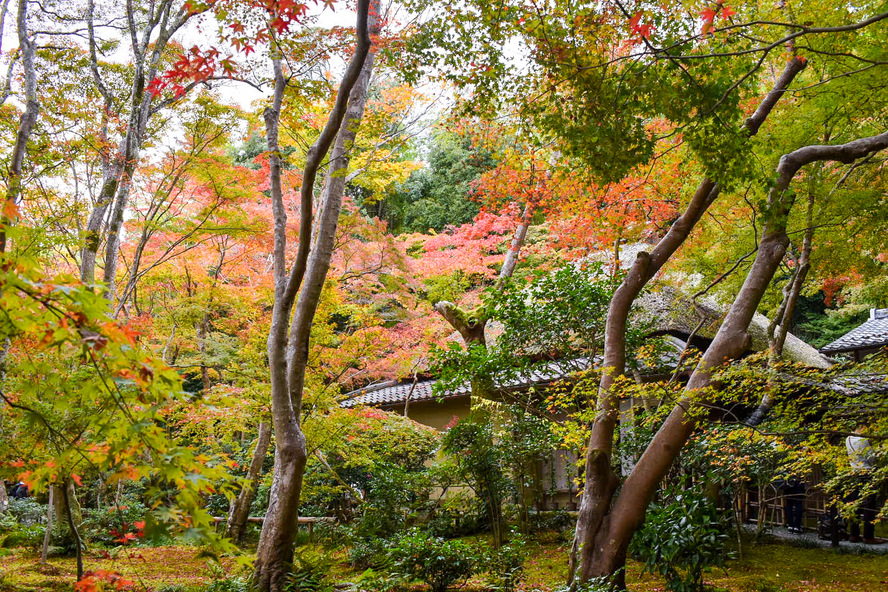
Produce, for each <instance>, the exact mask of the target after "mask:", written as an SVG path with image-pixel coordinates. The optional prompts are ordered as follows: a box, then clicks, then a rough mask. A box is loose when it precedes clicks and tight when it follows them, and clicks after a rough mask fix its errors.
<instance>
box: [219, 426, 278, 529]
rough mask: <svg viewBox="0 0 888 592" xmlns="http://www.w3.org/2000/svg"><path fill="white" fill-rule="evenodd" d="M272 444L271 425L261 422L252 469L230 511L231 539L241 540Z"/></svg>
mask: <svg viewBox="0 0 888 592" xmlns="http://www.w3.org/2000/svg"><path fill="white" fill-rule="evenodd" d="M270 445H271V425H270V424H269V423H268V422H267V421H261V422H259V435H258V437H257V438H256V447H255V448H254V449H253V458H252V460H251V461H250V469H249V471H248V472H247V482H246V483H245V484H244V487H243V489H241V491H240V494H238V496H237V499H235V500H234V503H233V504H232V505H231V511H230V512H229V513H228V524H227V525H226V529H225V534H226V536H228V537H229V538H230V539H231V540H233V541H235V542H240V541H241V539H242V538H243V536H244V531H245V530H246V526H247V518H248V517H249V516H250V505H251V504H252V503H253V498H254V497H256V489H257V488H258V487H259V480H260V479H261V478H262V463H264V462H265V456H266V455H267V454H268V447H269V446H270Z"/></svg>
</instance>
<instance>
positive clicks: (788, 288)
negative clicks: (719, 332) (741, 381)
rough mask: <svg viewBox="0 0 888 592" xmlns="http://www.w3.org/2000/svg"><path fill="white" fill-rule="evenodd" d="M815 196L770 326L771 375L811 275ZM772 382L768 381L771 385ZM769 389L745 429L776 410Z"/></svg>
mask: <svg viewBox="0 0 888 592" xmlns="http://www.w3.org/2000/svg"><path fill="white" fill-rule="evenodd" d="M813 217H814V194H813V193H809V194H808V208H807V211H806V214H805V220H806V222H807V227H806V228H805V236H804V239H803V240H802V252H801V254H800V255H799V258H798V260H797V261H796V266H795V268H794V269H793V271H792V276H791V277H790V279H789V281H788V282H787V283H786V285H785V286H784V288H783V301H782V302H781V303H780V307H779V308H778V310H777V313H776V314H775V315H774V319H773V320H772V321H771V324H770V325H769V326H768V365H769V366H770V370H771V372H775V371H776V370H775V368H774V367H775V366H776V364H777V363H778V362H779V361H780V357H781V356H782V355H783V345H784V344H785V343H786V335H787V333H789V324H790V323H791V322H792V318H793V316H794V315H795V308H796V304H797V303H798V301H799V296H800V295H801V293H802V286H804V284H805V279H806V278H807V277H808V271H809V270H810V269H811V247H812V244H813V242H814V220H813ZM770 381H771V378H769V383H770ZM771 390H772V389H770V388H767V389H766V390H765V394H764V395H762V400H761V402H760V403H759V405H758V407H756V408H755V411H753V412H752V415H750V416H749V419H747V420H746V425H748V426H757V425H759V424H760V423H762V422H763V421H764V420H765V418H766V417H767V416H768V414H769V413H770V412H771V409H772V408H773V407H774V397H773V396H772V395H771Z"/></svg>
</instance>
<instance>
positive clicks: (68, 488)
mask: <svg viewBox="0 0 888 592" xmlns="http://www.w3.org/2000/svg"><path fill="white" fill-rule="evenodd" d="M59 490H60V491H61V492H62V499H63V500H64V506H65V517H66V518H67V520H68V528H70V529H71V536H73V537H74V549H75V552H76V554H77V581H78V582H79V581H80V580H82V579H83V541H81V540H80V531H79V530H78V529H77V524H78V522H80V512H79V508H80V506H79V504H77V498H76V497H75V496H74V487H73V485H72V484H71V483H70V482H69V483H64V484H62V486H61V487H60V488H59ZM74 505H77V508H78V512H77V518H76V519H75V513H74V511H73V509H72V506H74Z"/></svg>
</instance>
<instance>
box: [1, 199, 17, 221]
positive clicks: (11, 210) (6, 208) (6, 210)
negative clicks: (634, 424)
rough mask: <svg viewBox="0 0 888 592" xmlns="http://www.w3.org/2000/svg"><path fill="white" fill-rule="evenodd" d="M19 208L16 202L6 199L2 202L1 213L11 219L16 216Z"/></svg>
mask: <svg viewBox="0 0 888 592" xmlns="http://www.w3.org/2000/svg"><path fill="white" fill-rule="evenodd" d="M18 212H19V208H18V206H17V205H16V203H15V202H14V201H12V200H8V201H6V202H5V203H4V204H3V215H4V216H5V217H6V218H8V219H10V220H12V219H14V218H18Z"/></svg>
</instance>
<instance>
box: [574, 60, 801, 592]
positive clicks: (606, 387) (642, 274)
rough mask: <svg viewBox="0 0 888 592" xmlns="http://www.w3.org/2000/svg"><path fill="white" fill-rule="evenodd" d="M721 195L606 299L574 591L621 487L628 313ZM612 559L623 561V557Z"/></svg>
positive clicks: (791, 70)
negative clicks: (617, 460)
mask: <svg viewBox="0 0 888 592" xmlns="http://www.w3.org/2000/svg"><path fill="white" fill-rule="evenodd" d="M804 68H805V62H804V61H802V60H799V59H795V58H794V59H792V60H790V61H789V62H788V63H787V65H786V68H785V69H784V71H783V73H782V74H781V76H780V77H779V79H778V80H777V82H776V84H775V85H774V88H773V90H771V92H770V93H768V94H767V96H766V97H765V98H764V99H763V100H762V102H761V104H760V105H759V107H758V108H757V109H756V111H755V113H753V115H752V116H751V117H750V118H749V119H748V120H747V121H746V128H747V130H748V131H749V133H750V135H754V134H756V133H757V132H758V130H759V128H760V127H761V125H762V123H764V121H765V119H766V118H767V117H768V115H769V114H770V112H771V111H772V110H773V108H774V106H775V105H776V104H777V102H778V101H779V100H780V98H781V97H782V96H783V94H784V92H786V89H787V88H788V86H789V85H790V84H791V83H792V81H793V79H794V78H795V77H796V75H797V74H798V73H799V72H801V71H802V70H803V69H804ZM720 191H721V188H720V186H719V185H718V184H717V183H716V182H715V181H713V180H712V179H708V178H707V179H704V180H703V181H702V182H701V183H700V185H699V186H698V187H697V190H696V192H695V193H694V195H693V197H692V198H691V201H690V203H689V204H688V206H687V208H686V209H685V212H684V213H683V214H682V215H681V216H680V217H679V218H678V220H676V221H675V222H674V223H673V225H672V226H671V227H670V229H669V231H668V232H667V233H666V235H665V236H663V238H662V239H660V241H659V242H658V243H657V245H656V246H655V247H654V248H653V250H652V251H651V252H650V253H647V252H645V251H642V252H640V253H639V254H638V255H637V256H636V259H635V262H634V263H633V265H632V267H631V268H630V269H629V272H628V273H627V274H626V277H625V278H624V279H623V282H622V283H621V284H620V286H619V288H617V290H616V292H615V293H614V295H613V297H612V298H611V303H610V307H609V309H608V315H607V321H606V325H605V337H604V355H603V361H602V368H603V372H602V375H601V381H600V384H599V389H598V414H597V416H596V418H595V421H594V423H593V425H592V433H591V436H590V439H589V444H588V448H587V453H586V463H585V474H584V477H585V485H584V489H583V497H582V499H581V501H580V511H579V516H578V518H577V527H576V533H575V535H574V542H573V546H572V548H571V555H570V563H569V566H568V584H569V585H571V586H574V583H575V579H574V575H575V574H576V573H577V572H578V570H579V581H580V582H585V581H587V580H588V579H589V578H591V577H595V576H596V572H600V571H601V570H600V569H599V568H600V566H599V565H597V563H598V562H596V560H595V557H594V555H595V553H596V549H595V546H596V544H597V543H596V542H597V541H599V540H602V537H603V536H606V533H607V531H608V529H609V520H610V519H609V517H608V513H609V509H610V507H611V502H612V498H613V495H614V492H615V491H616V490H617V488H618V486H619V484H620V479H619V477H618V476H617V475H616V474H615V473H614V472H613V470H612V469H611V456H612V454H613V441H614V431H615V429H616V424H617V418H618V415H619V395H618V394H617V393H615V392H614V385H615V382H616V380H617V379H618V378H619V377H620V376H621V375H622V374H623V373H624V371H625V367H626V330H627V324H628V319H629V311H630V309H631V307H632V305H633V303H634V302H635V299H636V298H637V297H638V295H639V294H640V293H641V290H642V289H643V288H644V287H645V286H646V285H647V283H648V282H649V281H650V280H651V279H653V277H654V276H655V275H656V274H657V272H659V271H660V269H662V267H663V265H665V263H666V262H667V261H668V260H669V258H670V257H671V256H672V255H673V254H674V253H675V251H677V250H678V248H679V247H680V246H681V245H682V244H684V241H685V240H686V239H687V237H688V236H689V235H690V233H691V231H692V230H693V229H694V227H695V226H696V224H697V222H698V221H699V220H700V218H701V217H702V216H703V214H704V213H705V212H706V210H707V209H708V208H709V206H710V205H711V204H712V203H713V202H714V201H715V199H716V198H717V197H718V195H719V193H720ZM636 468H637V467H636ZM645 506H646V504H645ZM599 551H600V550H599ZM624 554H625V550H624ZM614 559H616V560H625V556H624V557H622V558H619V557H615V558H614ZM618 563H619V561H618ZM614 574H616V579H617V581H616V582H615V583H616V585H618V586H622V585H623V583H622V578H623V577H624V576H623V574H622V572H619V573H617V570H613V571H606V572H605V574H604V575H608V576H612V575H614ZM597 575H602V574H597Z"/></svg>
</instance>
